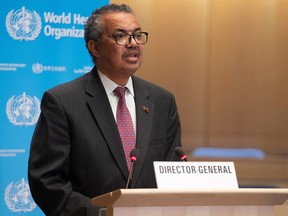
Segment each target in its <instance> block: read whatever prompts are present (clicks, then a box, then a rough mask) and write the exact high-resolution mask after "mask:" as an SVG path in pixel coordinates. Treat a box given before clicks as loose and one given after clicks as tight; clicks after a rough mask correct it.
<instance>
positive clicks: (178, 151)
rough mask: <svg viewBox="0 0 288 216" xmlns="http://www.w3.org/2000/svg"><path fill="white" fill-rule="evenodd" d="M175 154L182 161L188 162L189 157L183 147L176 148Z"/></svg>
mask: <svg viewBox="0 0 288 216" xmlns="http://www.w3.org/2000/svg"><path fill="white" fill-rule="evenodd" d="M175 153H176V155H177V156H178V157H179V158H180V159H181V160H182V161H187V155H186V154H185V152H184V150H183V149H182V148H181V147H177V148H175Z"/></svg>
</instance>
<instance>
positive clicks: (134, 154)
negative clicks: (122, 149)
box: [130, 148, 139, 161]
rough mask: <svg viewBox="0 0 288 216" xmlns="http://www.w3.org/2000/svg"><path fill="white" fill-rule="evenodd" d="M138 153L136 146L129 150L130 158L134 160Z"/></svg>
mask: <svg viewBox="0 0 288 216" xmlns="http://www.w3.org/2000/svg"><path fill="white" fill-rule="evenodd" d="M138 155H139V150H138V149H137V148H133V149H132V150H131V152H130V160H131V161H136V160H137V158H138Z"/></svg>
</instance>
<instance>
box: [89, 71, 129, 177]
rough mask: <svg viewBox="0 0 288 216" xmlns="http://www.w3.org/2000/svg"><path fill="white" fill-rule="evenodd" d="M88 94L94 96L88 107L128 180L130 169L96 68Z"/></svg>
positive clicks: (90, 79) (90, 78) (91, 77)
mask: <svg viewBox="0 0 288 216" xmlns="http://www.w3.org/2000/svg"><path fill="white" fill-rule="evenodd" d="M86 93H87V94H89V95H91V96H92V97H91V98H90V100H89V101H88V105H89V107H90V109H91V111H92V113H93V115H94V117H95V119H96V121H97V123H98V125H99V128H100V130H101V131H102V133H103V136H104V138H105V140H106V142H107V144H108V146H109V148H110V150H111V152H112V155H113V157H114V158H115V160H116V162H117V164H118V166H119V168H120V170H121V171H122V173H123V175H124V177H125V178H128V174H129V173H128V168H127V165H126V160H125V156H124V151H123V147H122V143H121V139H120V136H119V133H118V129H117V125H116V122H115V118H114V116H113V112H112V109H111V106H110V103H109V100H108V97H107V95H106V92H105V89H104V87H103V85H102V83H101V80H100V77H99V76H98V73H97V69H96V68H94V69H93V71H92V72H91V74H90V77H89V80H88V84H87V89H86Z"/></svg>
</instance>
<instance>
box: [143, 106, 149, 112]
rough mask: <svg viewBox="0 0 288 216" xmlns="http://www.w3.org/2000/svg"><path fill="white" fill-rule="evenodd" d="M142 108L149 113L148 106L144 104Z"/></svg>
mask: <svg viewBox="0 0 288 216" xmlns="http://www.w3.org/2000/svg"><path fill="white" fill-rule="evenodd" d="M143 110H144V111H145V112H146V113H149V108H148V107H146V106H145V105H144V106H143Z"/></svg>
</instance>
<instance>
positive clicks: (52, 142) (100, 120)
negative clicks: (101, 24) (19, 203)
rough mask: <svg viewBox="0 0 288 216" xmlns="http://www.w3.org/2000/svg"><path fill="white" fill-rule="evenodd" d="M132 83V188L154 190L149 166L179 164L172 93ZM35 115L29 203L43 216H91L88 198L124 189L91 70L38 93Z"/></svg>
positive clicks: (112, 132) (116, 146) (120, 162)
mask: <svg viewBox="0 0 288 216" xmlns="http://www.w3.org/2000/svg"><path fill="white" fill-rule="evenodd" d="M132 79H133V85H134V91H135V104H136V119H137V120H136V121H137V126H136V127H137V138H136V139H137V140H136V147H137V148H138V149H139V151H140V155H139V159H138V160H137V162H136V164H135V168H134V172H133V181H132V183H131V187H132V188H153V187H156V181H155V174H154V169H153V161H167V160H178V159H177V158H176V156H175V153H174V149H175V148H176V147H177V146H181V141H180V122H179V116H178V112H177V107H176V103H175V100H174V97H173V95H172V94H171V93H169V92H168V91H166V90H164V89H162V88H160V87H158V86H156V85H154V84H151V83H149V82H147V81H144V80H142V79H140V78H137V77H134V76H133V77H132ZM146 108H148V110H147V109H146ZM41 111H42V112H41V116H40V118H39V121H38V124H37V126H36V129H35V132H34V135H33V139H32V144H31V149H30V158H29V168H28V178H29V184H30V189H31V192H32V196H33V198H34V200H35V202H36V203H37V204H38V205H39V206H40V208H41V209H42V210H43V212H44V213H45V214H46V215H69V216H71V215H77V216H81V215H96V214H97V208H96V207H94V206H92V205H91V198H92V197H95V196H98V195H101V194H104V193H107V192H110V191H113V190H116V189H119V188H125V186H126V182H127V178H128V175H129V173H128V169H127V165H126V162H125V156H124V151H123V148H122V144H121V140H120V136H119V133H118V129H117V125H116V122H115V119H114V116H113V113H112V109H111V107H110V103H109V101H108V97H107V95H106V92H105V90H104V87H103V85H102V83H101V80H100V78H99V76H98V73H97V69H96V68H94V69H93V70H92V71H91V72H90V73H87V74H85V75H83V76H82V77H80V78H78V79H75V80H73V81H71V82H69V83H65V84H62V85H59V86H57V87H55V88H53V89H50V90H48V91H47V92H45V93H44V95H43V99H42V103H41Z"/></svg>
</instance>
